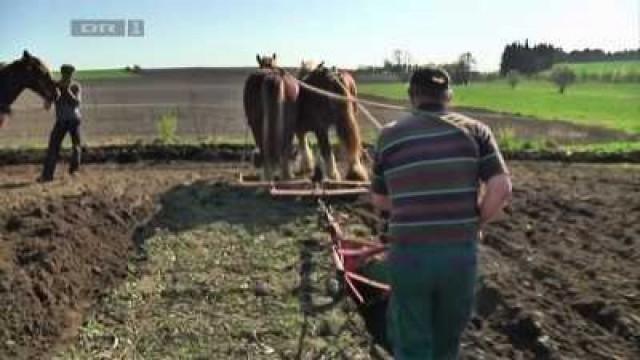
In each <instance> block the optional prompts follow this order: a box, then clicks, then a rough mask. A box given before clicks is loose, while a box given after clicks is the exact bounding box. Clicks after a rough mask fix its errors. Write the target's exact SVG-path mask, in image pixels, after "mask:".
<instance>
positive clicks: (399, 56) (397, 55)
mask: <svg viewBox="0 0 640 360" xmlns="http://www.w3.org/2000/svg"><path fill="white" fill-rule="evenodd" d="M393 59H394V60H395V61H396V66H398V68H401V67H402V60H404V51H402V50H400V49H395V50H393Z"/></svg>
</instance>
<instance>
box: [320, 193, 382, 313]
mask: <svg viewBox="0 0 640 360" xmlns="http://www.w3.org/2000/svg"><path fill="white" fill-rule="evenodd" d="M318 208H319V211H320V213H321V216H322V219H323V221H324V222H325V223H326V226H327V230H328V232H329V235H330V239H331V251H332V258H333V262H334V265H335V267H336V270H337V271H338V273H339V274H341V276H342V279H343V280H344V283H345V284H346V286H347V287H348V289H349V291H350V292H351V294H352V295H353V297H354V298H355V299H356V300H358V302H359V303H361V304H364V303H365V302H366V301H367V299H366V298H365V296H363V294H362V287H363V286H368V287H370V288H372V289H374V290H375V291H378V292H380V295H383V296H385V297H386V296H387V295H388V294H389V292H390V291H391V287H390V286H389V285H388V284H386V283H385V282H384V280H382V279H373V278H371V277H370V276H367V275H365V274H362V273H361V270H362V269H364V268H365V267H366V265H368V263H369V262H370V261H379V262H380V263H381V264H382V263H383V261H382V260H381V259H379V255H382V253H384V252H385V251H387V249H388V247H387V245H386V244H383V243H382V242H376V241H371V240H363V239H355V238H351V239H350V238H347V237H346V235H345V233H344V232H343V231H342V228H341V227H340V224H339V223H338V221H336V219H335V217H334V216H333V213H332V211H331V209H330V208H329V207H328V206H327V205H326V204H325V203H324V201H322V200H318Z"/></svg>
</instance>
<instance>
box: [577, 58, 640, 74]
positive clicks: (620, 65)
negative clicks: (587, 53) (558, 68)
mask: <svg viewBox="0 0 640 360" xmlns="http://www.w3.org/2000/svg"><path fill="white" fill-rule="evenodd" d="M567 65H568V66H569V67H570V68H571V69H573V70H574V71H575V72H576V73H577V74H578V75H580V74H598V75H602V74H613V73H619V74H628V73H640V60H635V61H634V60H630V61H603V62H589V63H575V64H567Z"/></svg>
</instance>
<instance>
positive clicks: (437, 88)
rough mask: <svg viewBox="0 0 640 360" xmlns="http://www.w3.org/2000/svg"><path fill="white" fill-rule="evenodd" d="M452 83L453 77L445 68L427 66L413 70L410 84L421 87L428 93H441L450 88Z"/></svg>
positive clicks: (414, 87)
mask: <svg viewBox="0 0 640 360" xmlns="http://www.w3.org/2000/svg"><path fill="white" fill-rule="evenodd" d="M450 83H451V78H450V77H449V74H447V72H446V71H445V70H444V69H439V68H434V67H425V68H422V69H418V70H416V71H414V72H413V74H412V75H411V80H410V82H409V86H410V87H411V88H412V89H417V88H420V89H421V90H425V91H426V92H428V93H432V94H434V95H439V94H443V93H445V92H447V91H448V90H449V84H450Z"/></svg>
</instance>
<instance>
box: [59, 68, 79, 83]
mask: <svg viewBox="0 0 640 360" xmlns="http://www.w3.org/2000/svg"><path fill="white" fill-rule="evenodd" d="M75 71H76V68H74V67H73V65H69V64H64V65H62V66H60V74H61V75H62V79H63V80H69V79H71V77H72V76H73V73H74V72H75Z"/></svg>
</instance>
